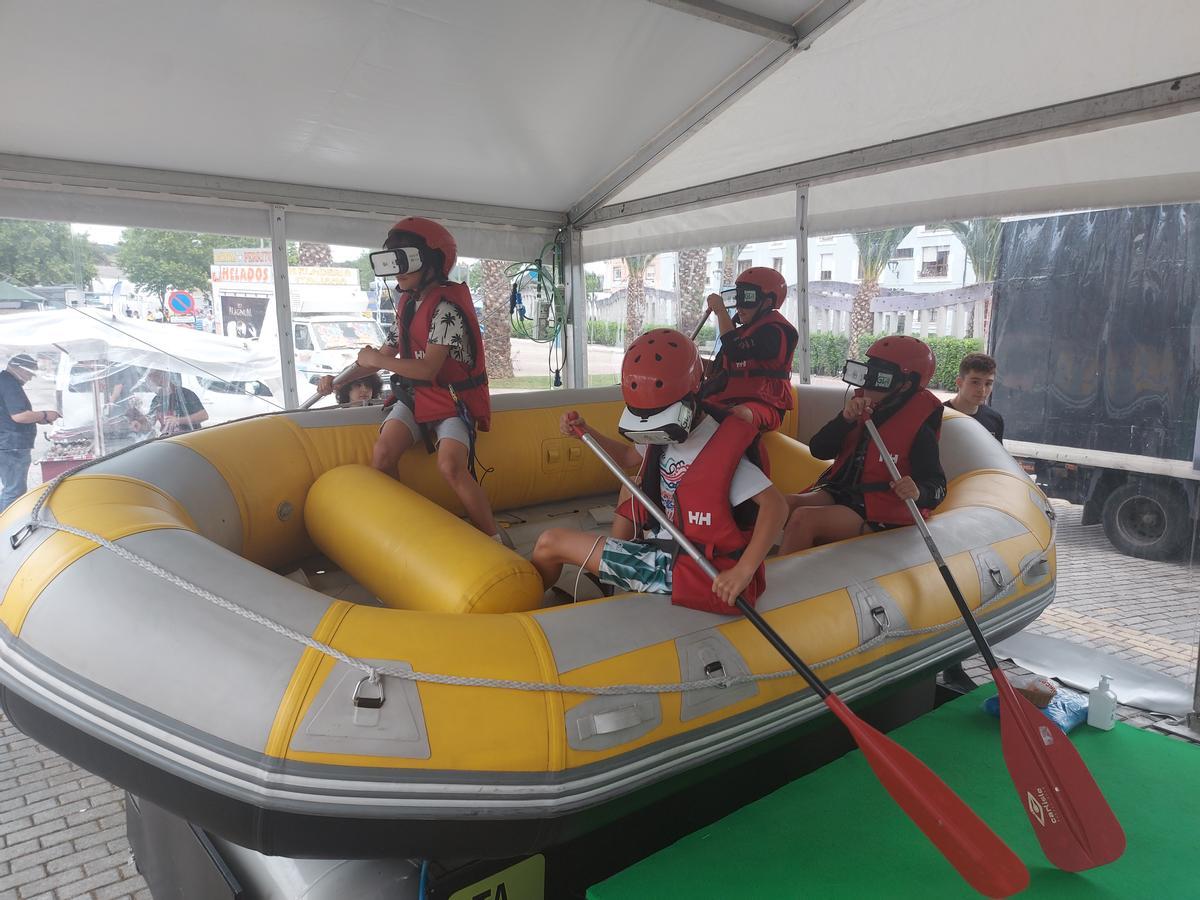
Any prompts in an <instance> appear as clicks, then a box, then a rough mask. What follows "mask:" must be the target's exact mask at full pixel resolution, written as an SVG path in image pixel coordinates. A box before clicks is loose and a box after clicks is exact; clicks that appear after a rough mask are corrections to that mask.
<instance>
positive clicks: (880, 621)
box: [871, 606, 892, 631]
mask: <svg viewBox="0 0 1200 900" xmlns="http://www.w3.org/2000/svg"><path fill="white" fill-rule="evenodd" d="M871 618H872V619H874V620H875V624H876V625H878V626H879V630H880V631H887V630H888V627H889V626H890V625H891V624H892V623H891V621H890V620H889V619H888V614H887V610H886V609H884V608H883V607H882V606H872V607H871Z"/></svg>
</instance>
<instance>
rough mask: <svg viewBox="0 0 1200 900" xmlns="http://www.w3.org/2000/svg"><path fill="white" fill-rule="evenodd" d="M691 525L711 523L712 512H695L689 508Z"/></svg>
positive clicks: (689, 522)
mask: <svg viewBox="0 0 1200 900" xmlns="http://www.w3.org/2000/svg"><path fill="white" fill-rule="evenodd" d="M688 524H689V525H711V524H712V513H702V512H693V511H691V510H688Z"/></svg>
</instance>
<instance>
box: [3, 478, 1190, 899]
mask: <svg viewBox="0 0 1200 900" xmlns="http://www.w3.org/2000/svg"><path fill="white" fill-rule="evenodd" d="M1055 506H1056V508H1057V510H1058V513H1059V529H1058V547H1059V551H1058V596H1057V599H1056V600H1055V603H1054V605H1053V606H1051V607H1050V609H1049V610H1047V611H1046V612H1045V613H1044V614H1043V615H1042V617H1041V618H1040V619H1039V620H1038V621H1037V622H1035V623H1034V624H1033V625H1031V626H1030V631H1032V632H1035V633H1037V634H1045V635H1050V636H1054V637H1062V638H1066V639H1067V640H1073V641H1079V642H1081V643H1085V644H1088V645H1090V646H1093V647H1098V648H1100V649H1104V650H1107V651H1108V652H1111V653H1114V654H1116V655H1118V656H1123V657H1124V658H1126V659H1128V660H1129V661H1131V662H1133V663H1138V664H1142V665H1147V666H1150V667H1152V668H1155V669H1157V670H1158V671H1161V672H1164V673H1166V674H1168V675H1173V676H1175V677H1178V678H1182V679H1184V680H1188V681H1190V678H1191V676H1192V673H1193V672H1194V671H1195V665H1196V646H1197V638H1198V631H1200V586H1198V585H1197V584H1196V583H1195V581H1194V577H1193V574H1192V572H1191V569H1190V568H1189V566H1188V565H1187V564H1186V563H1156V562H1148V561H1145V560H1133V559H1129V558H1128V557H1124V556H1121V555H1120V554H1119V553H1117V552H1116V551H1115V550H1114V549H1113V548H1112V546H1111V545H1110V544H1109V543H1108V540H1107V539H1106V538H1105V537H1104V532H1103V530H1102V529H1101V528H1100V526H1089V527H1086V528H1085V527H1082V526H1080V524H1079V519H1080V512H1081V510H1080V508H1079V507H1077V506H1069V505H1067V504H1063V503H1059V502H1058V501H1055ZM1004 665H1005V667H1006V668H1007V669H1010V670H1013V671H1021V670H1019V669H1016V667H1014V666H1012V665H1011V664H1010V663H1005V664H1004ZM964 668H966V670H967V673H968V674H969V675H971V676H972V677H973V678H974V679H975V680H976V681H977V682H981V683H982V682H983V681H985V680H987V678H988V677H989V676H988V673H987V669H986V668H985V667H984V665H983V660H982V659H981V658H979V657H978V656H976V657H972V658H971V659H969V660H967V661H966V662H965V663H964ZM1119 714H1120V716H1121V718H1123V719H1125V720H1126V721H1128V722H1129V723H1130V724H1132V725H1137V726H1139V727H1147V726H1148V725H1149V723H1150V722H1151V720H1152V718H1153V717H1151V716H1148V715H1146V714H1144V713H1142V712H1141V711H1140V710H1134V709H1130V708H1128V707H1122V708H1121V710H1120V713H1119ZM122 798H123V795H122V792H121V791H120V790H118V789H117V788H115V787H113V786H112V785H110V784H108V783H107V782H105V781H104V780H102V779H101V778H98V777H97V776H95V775H91V774H88V773H87V772H85V771H83V770H82V769H79V768H77V767H75V766H73V765H71V764H70V763H68V762H67V761H66V760H64V759H62V758H61V757H59V756H57V755H56V754H54V753H51V752H50V751H49V750H46V749H44V748H43V747H41V746H39V745H38V744H36V743H35V742H34V741H33V740H31V739H30V738H27V737H25V736H24V735H22V734H21V733H20V732H19V731H17V730H16V728H14V727H13V726H12V724H10V723H9V722H8V720H7V719H5V718H3V717H2V716H0V900H28V898H38V900H66V898H71V897H89V898H94V900H130V898H136V900H150V891H149V889H148V888H147V887H146V883H145V881H144V880H143V879H142V877H141V876H140V875H139V874H138V873H137V871H136V869H135V868H134V865H133V861H132V859H131V855H130V850H129V842H128V840H127V839H126V837H125V812H124V806H123V799H122Z"/></svg>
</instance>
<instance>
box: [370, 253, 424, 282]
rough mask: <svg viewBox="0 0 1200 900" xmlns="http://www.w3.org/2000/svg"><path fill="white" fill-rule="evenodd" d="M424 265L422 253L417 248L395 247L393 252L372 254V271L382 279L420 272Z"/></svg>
mask: <svg viewBox="0 0 1200 900" xmlns="http://www.w3.org/2000/svg"><path fill="white" fill-rule="evenodd" d="M423 265H424V261H423V260H422V259H421V251H420V250H418V249H417V248H416V247H395V248H393V249H391V250H376V251H375V252H374V253H372V254H371V271H373V272H374V273H375V274H376V275H377V276H378V277H380V278H382V277H384V276H385V275H407V274H408V273H409V272H419V271H420V270H421V267H422V266H423Z"/></svg>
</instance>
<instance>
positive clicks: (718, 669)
mask: <svg viewBox="0 0 1200 900" xmlns="http://www.w3.org/2000/svg"><path fill="white" fill-rule="evenodd" d="M704 675H705V677H707V678H721V679H724V678H725V664H724V663H723V662H721V661H720V660H719V659H714V660H713V661H712V662H710V663H708V664H707V665H705V667H704ZM727 686H728V685H725V684H722V685H720V687H727Z"/></svg>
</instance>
